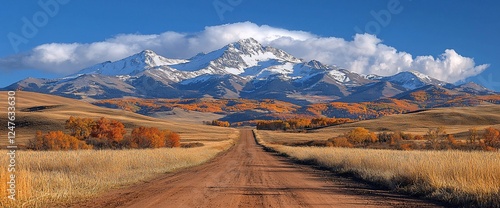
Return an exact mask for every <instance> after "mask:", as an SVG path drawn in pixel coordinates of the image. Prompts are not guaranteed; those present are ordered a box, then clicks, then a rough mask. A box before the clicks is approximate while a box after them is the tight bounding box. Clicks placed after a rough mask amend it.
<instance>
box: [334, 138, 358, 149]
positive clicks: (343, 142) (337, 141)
mask: <svg viewBox="0 0 500 208" xmlns="http://www.w3.org/2000/svg"><path fill="white" fill-rule="evenodd" d="M328 141H329V146H330V145H331V146H332V147H346V148H352V147H354V145H352V144H351V143H350V142H349V141H348V140H347V138H345V137H339V138H333V139H329V140H328Z"/></svg>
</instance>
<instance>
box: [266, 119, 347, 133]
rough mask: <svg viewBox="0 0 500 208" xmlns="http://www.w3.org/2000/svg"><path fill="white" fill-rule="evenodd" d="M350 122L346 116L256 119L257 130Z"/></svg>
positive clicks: (296, 128) (302, 127) (303, 127)
mask: <svg viewBox="0 0 500 208" xmlns="http://www.w3.org/2000/svg"><path fill="white" fill-rule="evenodd" d="M348 122H352V120H351V119H348V118H312V119H311V118H293V119H286V120H269V121H257V129H258V130H283V131H288V130H292V131H295V130H304V129H309V128H319V127H327V126H333V125H339V124H344V123H348Z"/></svg>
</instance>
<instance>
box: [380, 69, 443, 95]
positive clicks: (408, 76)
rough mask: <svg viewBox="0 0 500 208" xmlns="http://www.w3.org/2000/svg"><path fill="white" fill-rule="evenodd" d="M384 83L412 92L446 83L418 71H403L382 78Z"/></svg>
mask: <svg viewBox="0 0 500 208" xmlns="http://www.w3.org/2000/svg"><path fill="white" fill-rule="evenodd" d="M383 80H385V81H389V82H392V83H396V84H398V85H401V86H402V87H404V88H406V89H409V90H413V89H416V88H420V87H423V86H425V85H439V86H443V85H446V84H447V83H445V82H443V81H440V80H437V79H434V78H432V77H430V76H428V75H425V74H422V73H420V72H418V71H403V72H399V73H397V74H396V75H393V76H389V77H385V78H383Z"/></svg>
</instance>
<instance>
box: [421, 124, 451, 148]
mask: <svg viewBox="0 0 500 208" xmlns="http://www.w3.org/2000/svg"><path fill="white" fill-rule="evenodd" d="M446 135H447V134H446V131H445V128H444V127H438V128H429V130H428V131H427V134H426V135H425V136H424V138H425V139H427V141H428V144H429V147H430V148H431V149H439V147H440V143H441V141H443V140H445V138H446Z"/></svg>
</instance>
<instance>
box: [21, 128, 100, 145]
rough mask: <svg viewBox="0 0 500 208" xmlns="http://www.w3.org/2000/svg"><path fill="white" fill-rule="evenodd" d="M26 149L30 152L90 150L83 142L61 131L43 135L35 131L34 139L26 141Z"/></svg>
mask: <svg viewBox="0 0 500 208" xmlns="http://www.w3.org/2000/svg"><path fill="white" fill-rule="evenodd" d="M27 147H28V149H32V150H77V149H91V148H92V146H90V145H87V144H86V143H85V142H84V141H81V140H78V139H77V138H76V137H74V136H70V135H67V134H65V133H63V132H62V131H49V132H48V133H47V134H45V135H43V134H42V132H41V131H37V133H36V136H35V138H33V139H31V140H29V141H28V145H27Z"/></svg>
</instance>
